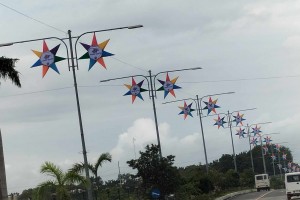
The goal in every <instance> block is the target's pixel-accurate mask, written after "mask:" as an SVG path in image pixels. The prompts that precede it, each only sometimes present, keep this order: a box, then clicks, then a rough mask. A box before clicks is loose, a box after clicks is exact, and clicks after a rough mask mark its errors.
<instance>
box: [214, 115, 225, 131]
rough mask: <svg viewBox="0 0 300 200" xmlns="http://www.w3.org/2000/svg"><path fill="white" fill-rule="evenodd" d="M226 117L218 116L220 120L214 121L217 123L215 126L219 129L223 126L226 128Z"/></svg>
mask: <svg viewBox="0 0 300 200" xmlns="http://www.w3.org/2000/svg"><path fill="white" fill-rule="evenodd" d="M224 118H225V117H222V118H221V117H220V115H218V119H214V120H215V122H216V123H214V125H215V126H218V129H219V128H220V127H221V126H222V127H223V128H224V124H225V123H227V122H225V121H224Z"/></svg>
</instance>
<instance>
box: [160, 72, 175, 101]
mask: <svg viewBox="0 0 300 200" xmlns="http://www.w3.org/2000/svg"><path fill="white" fill-rule="evenodd" d="M177 79H178V76H177V77H176V78H174V79H172V80H170V77H169V74H168V73H167V76H166V81H162V80H159V79H158V81H159V82H160V83H161V84H162V86H161V87H160V88H158V90H157V91H162V90H164V91H165V94H164V98H166V96H167V95H168V94H169V93H171V94H172V95H173V96H174V97H176V96H175V92H174V90H175V89H180V88H181V87H179V86H177V85H175V83H176V81H177Z"/></svg>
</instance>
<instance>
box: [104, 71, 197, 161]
mask: <svg viewBox="0 0 300 200" xmlns="http://www.w3.org/2000/svg"><path fill="white" fill-rule="evenodd" d="M198 69H202V68H201V67H194V68H185V69H176V70H168V71H163V72H159V73H157V74H155V75H152V73H151V70H149V71H148V72H149V75H148V76H147V75H146V76H145V75H140V74H138V75H132V76H123V77H118V78H111V79H105V80H101V81H100V83H103V82H108V81H113V80H120V79H125V78H132V77H137V76H139V77H143V78H145V79H146V81H147V83H148V90H149V97H150V98H151V99H152V105H153V113H154V121H155V129H156V137H157V144H158V148H159V155H160V158H162V152H161V145H160V137H159V130H158V122H157V114H156V106H155V98H156V88H155V80H156V77H157V75H159V74H162V73H168V72H178V71H187V70H198ZM154 91H155V93H154Z"/></svg>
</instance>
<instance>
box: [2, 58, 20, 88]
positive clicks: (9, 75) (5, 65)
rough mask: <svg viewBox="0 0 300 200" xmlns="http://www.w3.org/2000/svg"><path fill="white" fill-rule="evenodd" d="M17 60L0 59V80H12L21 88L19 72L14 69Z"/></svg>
mask: <svg viewBox="0 0 300 200" xmlns="http://www.w3.org/2000/svg"><path fill="white" fill-rule="evenodd" d="M17 60H18V59H12V58H6V57H3V56H2V57H0V78H1V79H4V80H7V79H10V80H11V81H12V83H13V84H15V85H16V86H18V87H21V82H20V79H19V72H18V71H16V70H15V69H14V68H15V63H16V62H17Z"/></svg>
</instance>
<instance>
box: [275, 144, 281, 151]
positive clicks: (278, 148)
mask: <svg viewBox="0 0 300 200" xmlns="http://www.w3.org/2000/svg"><path fill="white" fill-rule="evenodd" d="M280 148H281V146H280V144H275V150H276V151H277V152H280Z"/></svg>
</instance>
